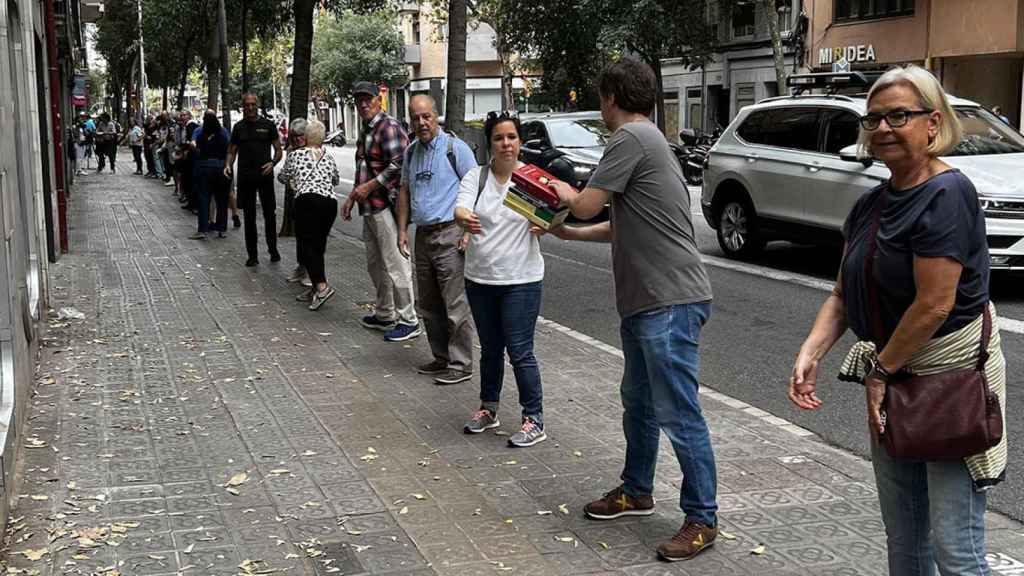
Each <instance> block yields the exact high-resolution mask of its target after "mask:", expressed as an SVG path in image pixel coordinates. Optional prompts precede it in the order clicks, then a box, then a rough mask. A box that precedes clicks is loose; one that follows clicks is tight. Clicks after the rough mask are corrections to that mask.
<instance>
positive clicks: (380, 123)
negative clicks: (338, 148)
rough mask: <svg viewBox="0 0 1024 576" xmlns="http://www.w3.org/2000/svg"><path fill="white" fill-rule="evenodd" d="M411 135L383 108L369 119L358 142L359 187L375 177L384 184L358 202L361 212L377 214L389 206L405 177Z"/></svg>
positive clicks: (357, 180)
mask: <svg viewBox="0 0 1024 576" xmlns="http://www.w3.org/2000/svg"><path fill="white" fill-rule="evenodd" d="M408 145H409V135H408V134H406V133H405V129H404V128H402V125H401V124H400V123H399V122H398V120H395V119H394V118H392V117H390V116H388V115H387V114H386V113H384V112H383V111H381V112H379V113H378V114H377V115H376V116H374V117H373V119H372V120H370V123H369V124H367V125H366V127H365V128H364V130H363V133H362V136H361V137H360V138H359V140H358V141H357V142H356V184H355V185H356V186H359V185H360V184H363V183H366V182H369V181H370V179H371V178H375V179H376V180H377V182H379V183H380V185H381V186H382V187H381V188H378V189H377V190H374V191H373V192H371V193H370V195H369V196H367V197H366V200H364V201H362V202H360V203H359V213H360V214H367V213H369V214H375V213H377V212H380V211H381V210H384V209H386V208H390V207H391V204H392V196H393V195H394V194H395V193H396V192H397V191H398V187H399V183H400V180H401V177H402V157H403V156H404V155H405V148H406V147H407V146H408Z"/></svg>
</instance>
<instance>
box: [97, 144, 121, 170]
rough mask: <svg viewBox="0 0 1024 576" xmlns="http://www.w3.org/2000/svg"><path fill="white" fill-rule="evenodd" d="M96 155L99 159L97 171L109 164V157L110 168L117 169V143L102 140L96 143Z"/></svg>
mask: <svg viewBox="0 0 1024 576" xmlns="http://www.w3.org/2000/svg"><path fill="white" fill-rule="evenodd" d="M96 157H97V158H98V159H99V166H98V167H97V168H96V170H97V171H102V170H103V169H104V168H106V166H107V159H108V158H109V159H110V169H111V170H116V169H117V143H116V142H102V143H99V144H97V145H96Z"/></svg>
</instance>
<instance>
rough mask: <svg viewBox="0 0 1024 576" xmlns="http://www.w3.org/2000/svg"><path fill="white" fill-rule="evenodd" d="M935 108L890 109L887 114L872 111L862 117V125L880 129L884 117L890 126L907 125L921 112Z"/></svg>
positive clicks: (924, 112) (928, 111) (871, 128)
mask: <svg viewBox="0 0 1024 576" xmlns="http://www.w3.org/2000/svg"><path fill="white" fill-rule="evenodd" d="M932 112H934V110H890V111H888V112H886V113H885V114H878V113H875V112H872V113H871V114H865V115H863V116H861V117H860V125H861V126H862V127H863V128H864V129H865V130H868V131H871V130H878V127H879V126H881V125H882V119H883V118H884V119H885V123H886V124H888V125H889V127H890V128H899V127H900V126H905V125H906V124H907V122H910V119H911V118H913V117H914V116H917V115H919V114H931V113H932Z"/></svg>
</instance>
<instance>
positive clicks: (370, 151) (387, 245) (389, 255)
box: [341, 82, 422, 342]
mask: <svg viewBox="0 0 1024 576" xmlns="http://www.w3.org/2000/svg"><path fill="white" fill-rule="evenodd" d="M352 94H353V96H355V99H356V109H357V110H358V111H359V116H360V117H361V118H362V119H363V132H362V134H360V137H359V140H358V141H357V142H356V180H355V187H354V188H353V189H352V192H351V193H350V194H349V196H348V198H347V199H346V200H345V203H344V204H343V205H342V207H341V215H342V217H343V218H345V219H346V220H349V219H351V217H352V207H353V206H354V205H356V204H358V205H359V215H360V216H362V217H363V242H364V243H365V244H366V267H367V270H368V271H369V273H370V280H371V281H372V282H373V285H374V288H376V290H377V302H376V305H375V308H374V312H373V314H370V315H369V316H366V317H364V318H363V319H362V323H363V326H366V327H367V328H372V329H376V330H383V331H384V332H385V334H384V338H385V339H386V340H389V341H391V342H402V341H405V340H410V339H412V338H415V337H417V336H419V335H420V334H421V333H422V331H421V330H420V321H419V318H417V317H416V308H415V306H414V302H413V291H412V268H411V265H410V263H409V260H408V258H406V257H405V256H403V255H402V253H401V252H400V251H399V249H398V225H397V224H396V222H395V215H394V212H393V211H392V210H393V207H394V201H395V197H396V196H397V194H398V188H399V184H400V180H401V176H402V157H403V156H404V154H405V148H406V147H407V146H408V145H409V136H408V135H407V134H406V133H405V129H404V128H402V125H401V124H400V123H399V122H398V121H397V120H395V119H394V118H392V117H390V116H388V115H387V114H386V113H385V112H384V111H383V110H382V109H381V101H380V90H379V89H378V88H377V86H376V85H375V84H373V83H371V82H357V83H356V84H355V87H354V88H353V90H352Z"/></svg>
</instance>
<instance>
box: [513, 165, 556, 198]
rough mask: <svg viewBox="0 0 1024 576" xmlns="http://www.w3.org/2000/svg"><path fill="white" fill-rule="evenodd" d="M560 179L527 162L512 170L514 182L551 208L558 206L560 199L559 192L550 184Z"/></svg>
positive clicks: (520, 188) (521, 189)
mask: <svg viewBox="0 0 1024 576" xmlns="http://www.w3.org/2000/svg"><path fill="white" fill-rule="evenodd" d="M554 180H558V178H555V177H554V176H552V175H551V174H548V173H547V172H546V171H544V170H542V169H540V168H538V167H536V166H534V165H532V164H527V165H525V166H523V167H521V168H517V169H516V170H515V171H514V172H512V183H513V184H515V186H516V187H517V188H518V189H519V190H520V191H522V192H525V193H526V194H529V195H530V196H531V197H532V198H534V199H536V200H539V201H541V202H543V203H545V204H547V205H548V206H550V207H551V208H558V205H559V204H560V201H559V200H558V194H555V191H554V190H552V189H551V188H550V187H549V186H548V184H549V183H550V182H552V181H554Z"/></svg>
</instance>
